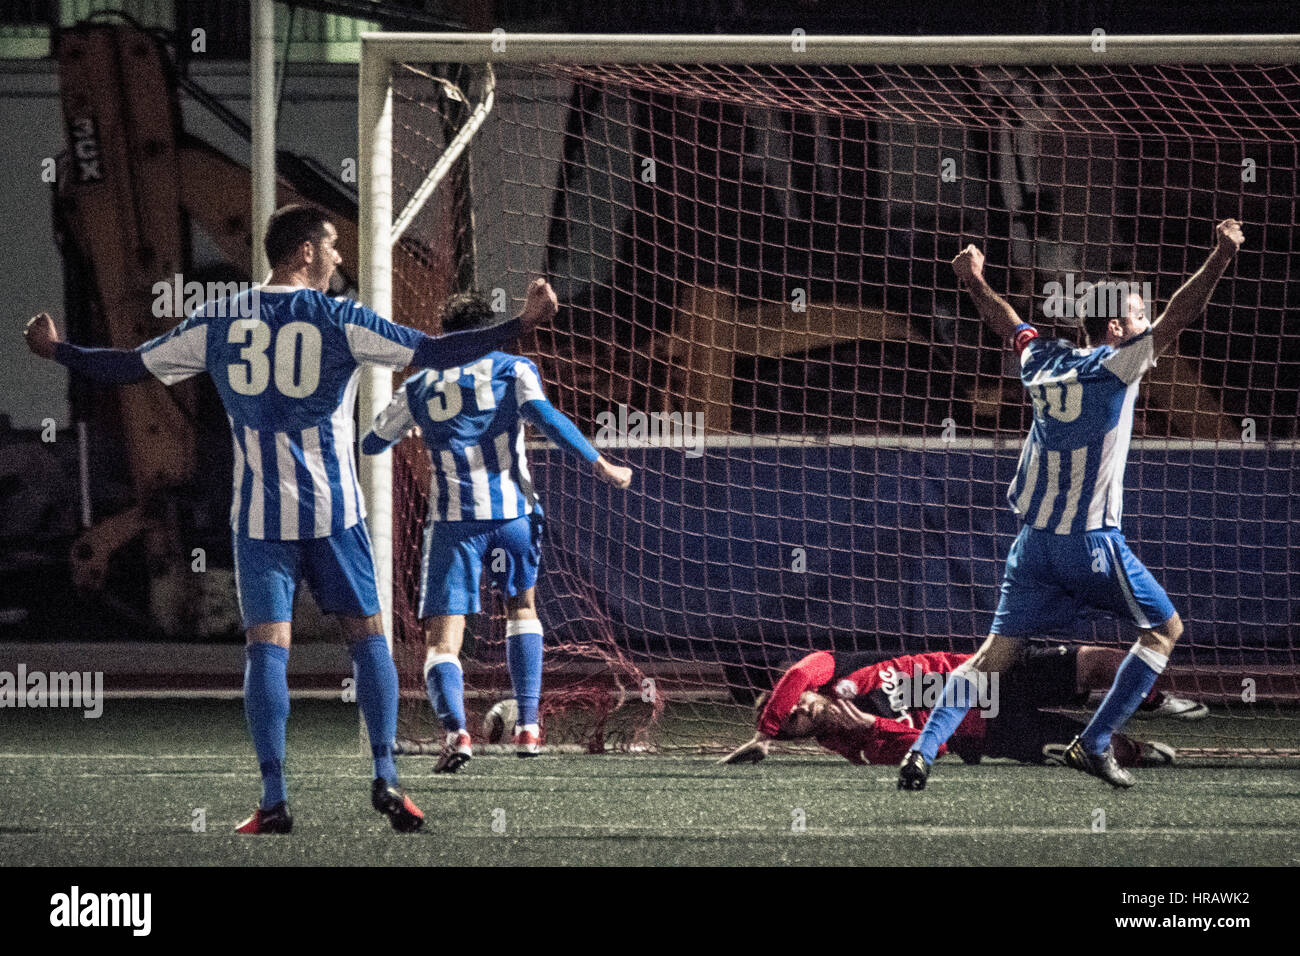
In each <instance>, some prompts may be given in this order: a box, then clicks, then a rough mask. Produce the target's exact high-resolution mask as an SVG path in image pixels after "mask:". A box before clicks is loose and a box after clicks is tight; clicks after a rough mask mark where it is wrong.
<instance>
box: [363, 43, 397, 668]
mask: <svg viewBox="0 0 1300 956" xmlns="http://www.w3.org/2000/svg"><path fill="white" fill-rule="evenodd" d="M388 73H389V61H388V60H387V59H385V58H382V57H375V56H368V55H367V48H366V46H365V45H364V44H363V45H362V52H361V70H360V74H361V86H360V98H359V101H358V111H357V127H358V139H359V143H358V150H359V153H358V160H359V162H358V166H359V171H360V174H361V183H362V188H361V193H360V200H361V209H360V260H361V261H360V263H359V269H358V274H359V277H360V282H361V300H362V301H363V302H364V303H365V304H366V305H368V306H370V308H372V309H374V310H375V311H376V312H378V313H379V314H380V315H382V316H385V317H387V316H390V315H392V313H393V245H392V229H393V160H392V145H393V94H392V89H391V87H390V84H389V76H388ZM392 395H393V376H392V372H390V371H389V370H388V369H386V368H378V367H376V366H364V367H363V368H362V370H361V387H360V396H359V397H360V401H359V402H358V405H359V407H360V418H361V427H362V428H365V427H368V426H369V423H370V422H372V421H374V418H375V415H377V414H378V413H379V412H380V411H381V410H382V409H383V408H384V406H386V405H387V404H388V402H389V400H390V399H391V398H392ZM360 457H361V460H360V463H359V467H360V471H361V485H362V490H363V491H364V492H365V496H366V505H367V510H368V512H369V518H368V523H369V526H370V539H371V544H372V546H373V548H374V554H375V578H376V583H377V584H378V587H379V601H380V604H381V605H382V607H383V617H384V633H385V634H386V635H387V636H388V642H389V646H390V647H391V646H392V641H393V455H392V452H391V451H386V452H384V453H383V454H382V455H362V456H360Z"/></svg>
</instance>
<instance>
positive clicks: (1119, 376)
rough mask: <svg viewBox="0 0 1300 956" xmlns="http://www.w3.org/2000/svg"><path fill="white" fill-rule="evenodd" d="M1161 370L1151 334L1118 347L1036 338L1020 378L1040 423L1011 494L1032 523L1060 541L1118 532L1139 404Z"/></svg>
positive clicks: (1013, 502)
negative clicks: (1145, 383)
mask: <svg viewBox="0 0 1300 956" xmlns="http://www.w3.org/2000/svg"><path fill="white" fill-rule="evenodd" d="M1154 365H1155V352H1154V348H1153V346H1152V339H1151V331H1150V329H1148V330H1147V331H1145V332H1143V333H1142V334H1141V335H1136V336H1134V337H1133V338H1131V339H1129V340H1128V341H1126V342H1124V343H1123V344H1122V345H1120V346H1118V347H1112V346H1109V345H1103V346H1100V347H1097V348H1091V349H1079V348H1074V347H1073V346H1072V345H1071V344H1070V343H1068V342H1064V341H1060V340H1057V341H1049V340H1046V339H1031V340H1030V341H1029V343H1028V344H1027V345H1026V346H1025V347H1024V349H1023V350H1022V351H1021V354H1020V379H1021V381H1022V382H1023V383H1024V386H1025V389H1026V391H1028V392H1029V397H1030V398H1031V399H1032V400H1033V403H1034V422H1033V425H1032V426H1031V427H1030V429H1029V436H1028V438H1026V439H1025V447H1024V450H1023V451H1022V452H1021V454H1020V464H1019V466H1018V467H1017V469H1016V477H1015V480H1014V481H1012V483H1011V488H1010V489H1009V490H1008V491H1007V500H1008V501H1010V502H1011V508H1012V510H1013V511H1015V513H1016V514H1017V515H1019V516H1020V518H1021V519H1022V520H1023V521H1024V522H1025V524H1027V525H1029V526H1031V527H1034V528H1037V529H1039V530H1046V531H1051V532H1052V533H1054V534H1081V533H1083V532H1085V531H1095V530H1098V529H1101V528H1118V527H1119V523H1120V517H1121V515H1122V513H1123V508H1124V465H1125V463H1126V461H1127V459H1128V448H1129V439H1130V438H1131V437H1132V432H1133V405H1134V402H1135V401H1136V400H1137V390H1138V385H1139V383H1140V381H1141V379H1142V375H1143V374H1144V373H1145V372H1146V371H1147V369H1149V368H1151V367H1152V366H1154Z"/></svg>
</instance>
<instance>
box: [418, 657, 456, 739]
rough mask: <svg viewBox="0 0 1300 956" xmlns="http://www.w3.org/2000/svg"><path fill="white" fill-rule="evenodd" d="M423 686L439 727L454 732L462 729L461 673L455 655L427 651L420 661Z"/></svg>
mask: <svg viewBox="0 0 1300 956" xmlns="http://www.w3.org/2000/svg"><path fill="white" fill-rule="evenodd" d="M424 686H425V689H426V690H428V692H429V703H431V704H433V712H434V713H435V714H437V715H438V719H439V720H440V721H442V729H443V730H445V731H447V732H448V733H454V732H456V731H458V730H464V729H465V672H464V671H463V670H461V666H460V661H459V660H457V658H456V655H455V654H435V653H433V652H432V651H430V652H429V656H428V657H426V658H425V661H424Z"/></svg>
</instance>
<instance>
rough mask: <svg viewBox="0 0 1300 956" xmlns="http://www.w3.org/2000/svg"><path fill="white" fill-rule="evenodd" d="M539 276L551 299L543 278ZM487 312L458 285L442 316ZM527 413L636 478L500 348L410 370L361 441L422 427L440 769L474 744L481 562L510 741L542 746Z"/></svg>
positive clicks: (425, 573) (425, 575) (571, 445)
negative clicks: (501, 617) (506, 684)
mask: <svg viewBox="0 0 1300 956" xmlns="http://www.w3.org/2000/svg"><path fill="white" fill-rule="evenodd" d="M539 281H540V280H539ZM543 286H544V288H545V294H546V295H547V296H548V297H550V298H551V300H552V301H554V293H553V292H552V291H551V288H550V286H549V285H546V284H545V283H543ZM494 319H495V316H494V315H493V313H492V310H491V307H490V306H489V304H488V302H487V300H486V299H485V298H483V297H482V296H481V295H478V294H475V293H462V294H460V295H456V296H452V297H451V298H450V299H449V300H448V301H447V304H446V305H445V306H444V308H443V319H442V327H443V330H444V331H456V330H463V329H474V328H483V327H485V326H487V325H489V324H491V323H492V322H493V321H494ZM524 422H529V423H531V424H533V425H534V426H536V427H537V428H538V429H540V430H541V431H542V432H543V433H544V434H545V435H546V436H547V437H548V438H550V439H551V441H553V442H555V444H556V445H558V446H559V447H560V448H561V449H563V450H564V451H566V452H569V453H570V454H573V455H576V456H578V457H580V458H583V459H584V460H586V461H587V462H588V463H590V464H591V466H592V470H593V471H594V472H595V474H596V476H597V477H598V478H600V479H602V480H603V481H607V482H609V483H610V484H612V485H614V486H616V487H618V488H626V487H627V486H628V485H629V484H630V483H631V481H632V470H631V469H630V468H625V467H622V466H619V465H613V464H610V463H609V462H607V461H606V460H605V459H604V457H603V456H602V455H601V454H600V453H599V452H597V451H596V449H595V448H593V447H592V446H591V443H590V442H588V441H587V439H586V438H584V437H583V435H582V433H581V432H580V431H578V429H577V427H576V426H575V425H574V424H573V422H571V421H570V420H569V419H568V418H566V417H565V416H564V415H562V414H561V413H560V412H558V411H557V410H556V409H555V407H554V406H553V405H551V403H550V402H548V401H547V400H546V396H545V395H544V394H543V392H542V383H541V379H540V378H539V377H538V374H537V367H536V366H535V365H534V364H533V363H532V362H530V361H529V360H528V359H526V358H524V357H522V356H519V355H509V354H507V353H505V352H492V353H490V354H488V355H487V356H485V357H484V358H482V359H480V360H479V361H477V362H473V363H469V364H462V365H459V366H457V367H454V368H447V369H443V370H441V371H432V370H430V371H424V372H420V373H418V374H416V375H414V376H412V377H411V378H410V379H408V380H407V381H406V382H405V383H403V385H402V387H401V388H400V389H398V391H397V392H396V394H394V396H393V401H392V403H391V404H390V405H389V406H388V407H387V408H386V409H384V411H383V412H381V413H380V415H379V416H378V418H376V419H375V424H374V427H373V430H372V431H371V432H370V433H369V434H368V435H366V437H365V440H364V441H363V442H362V443H361V449H362V451H364V452H366V453H367V454H378V453H379V452H382V451H384V450H385V449H387V448H389V447H390V446H391V445H393V444H394V443H395V442H397V441H398V440H400V439H401V438H402V436H403V435H405V434H407V433H408V432H409V431H411V430H412V429H415V428H418V429H419V432H420V435H421V436H422V437H423V439H424V443H425V445H426V446H427V447H428V449H429V453H430V455H431V456H432V465H433V469H432V482H431V487H430V489H429V514H428V521H427V524H426V526H425V535H424V555H423V561H422V568H421V574H420V580H421V584H420V606H419V609H418V614H419V617H420V619H421V621H422V622H423V624H424V634H425V642H426V644H427V647H428V654H427V656H426V658H425V664H424V675H425V685H426V688H427V689H428V692H429V700H430V702H431V703H432V704H433V709H434V712H435V713H436V714H437V715H438V718H439V720H441V721H442V725H443V729H444V730H445V731H446V733H447V740H446V744H445V746H444V748H443V752H442V755H441V757H440V758H439V760H438V763H437V765H436V767H435V769H436V771H437V772H440V773H455V772H456V771H457V770H458V769H459V768H460V767H461V766H462V765H463V764H464V763H465V761H467V760H468V759H469V758H470V756H471V754H472V747H471V743H470V735H469V731H468V729H467V728H466V726H465V702H464V700H465V681H464V673H463V671H462V670H461V666H460V648H461V642H462V640H463V638H464V634H465V615H466V614H477V613H478V612H479V610H480V601H479V582H480V579H481V574H482V570H483V565H484V563H485V562H486V564H487V565H488V570H489V577H490V580H491V581H492V584H493V585H494V586H495V587H497V588H498V589H499V590H500V591H501V593H502V594H503V595H504V596H505V599H506V614H507V617H508V621H507V623H506V662H507V666H508V667H509V670H510V679H511V683H512V684H513V685H514V691H515V703H516V705H517V707H518V710H519V716H518V719H517V723H516V726H515V728H514V742H515V746H516V752H517V753H518V754H519V755H520V756H521V757H527V756H533V755H535V754H536V753H537V750H538V744H539V739H540V730H539V724H538V716H537V712H538V704H539V701H540V698H541V685H542V624H541V621H540V620H538V617H537V606H536V600H535V590H536V589H535V587H534V585H535V584H536V583H537V573H538V569H539V567H540V563H541V545H542V529H543V524H542V505H541V502H540V501H538V500H537V494H536V492H535V491H534V490H533V482H532V477H531V476H530V475H529V473H528V458H527V455H526V454H525V451H524Z"/></svg>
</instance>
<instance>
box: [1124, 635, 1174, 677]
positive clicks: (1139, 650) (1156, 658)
mask: <svg viewBox="0 0 1300 956" xmlns="http://www.w3.org/2000/svg"><path fill="white" fill-rule="evenodd" d="M1128 652H1129V653H1130V654H1132V655H1133V656H1134V657H1136V658H1137V659H1138V660H1140V661H1141V662H1142V663H1143V664H1145V665H1146V666H1147V667H1149V668H1151V669H1152V670H1153V671H1155V672H1156V673H1157V674H1163V673H1164V671H1165V668H1166V667H1168V666H1169V658H1168V657H1166V656H1165V655H1164V654H1161V653H1160V652H1159V651H1156V650H1152V649H1151V648H1149V647H1147V646H1146V645H1145V644H1143V643H1142V642H1141V641H1138V642H1137V643H1136V644H1134V645H1133V646H1132V647H1130V648H1129V651H1128Z"/></svg>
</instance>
